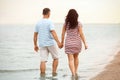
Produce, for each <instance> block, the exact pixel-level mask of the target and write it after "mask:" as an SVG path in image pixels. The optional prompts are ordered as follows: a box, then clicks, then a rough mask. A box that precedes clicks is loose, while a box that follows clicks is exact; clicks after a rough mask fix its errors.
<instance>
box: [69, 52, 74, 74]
mask: <svg viewBox="0 0 120 80" xmlns="http://www.w3.org/2000/svg"><path fill="white" fill-rule="evenodd" d="M68 61H69V68H70V70H71V72H72V75H75V66H74V57H73V54H68Z"/></svg>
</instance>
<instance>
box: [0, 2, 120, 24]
mask: <svg viewBox="0 0 120 80" xmlns="http://www.w3.org/2000/svg"><path fill="white" fill-rule="evenodd" d="M45 7H48V8H50V9H51V17H50V19H51V20H52V21H53V22H55V23H63V22H64V20H65V16H66V15H67V13H68V11H69V9H76V10H77V12H78V14H79V21H81V22H83V23H115V24H116V23H120V0H0V24H35V23H37V21H38V20H39V19H41V18H42V10H43V8H45Z"/></svg>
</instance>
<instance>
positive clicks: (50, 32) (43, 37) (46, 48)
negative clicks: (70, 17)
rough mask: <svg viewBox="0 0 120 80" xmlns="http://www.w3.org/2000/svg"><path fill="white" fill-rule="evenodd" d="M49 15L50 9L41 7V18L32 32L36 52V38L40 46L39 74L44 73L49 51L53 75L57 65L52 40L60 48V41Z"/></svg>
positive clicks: (56, 56)
mask: <svg viewBox="0 0 120 80" xmlns="http://www.w3.org/2000/svg"><path fill="white" fill-rule="evenodd" d="M49 17H50V9H49V8H44V9H43V19H41V20H40V21H39V22H38V23H37V25H36V27H35V32H34V50H35V51H36V52H38V50H39V48H38V45H37V38H38V42H39V47H40V59H41V62H40V72H41V75H42V74H45V70H46V62H47V59H48V54H49V53H51V55H52V58H53V64H52V68H53V69H52V73H53V74H54V75H55V74H56V70H57V66H58V52H57V49H56V47H55V43H54V40H55V41H56V42H57V45H58V47H59V48H61V46H62V45H61V43H60V42H59V40H58V37H57V35H56V32H55V29H54V25H53V23H52V22H51V21H50V20H49Z"/></svg>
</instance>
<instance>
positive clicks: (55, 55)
mask: <svg viewBox="0 0 120 80" xmlns="http://www.w3.org/2000/svg"><path fill="white" fill-rule="evenodd" d="M48 50H49V52H50V53H51V55H52V58H53V64H52V68H53V69H52V73H53V76H55V75H56V71H57V66H58V51H57V48H56V46H50V47H48Z"/></svg>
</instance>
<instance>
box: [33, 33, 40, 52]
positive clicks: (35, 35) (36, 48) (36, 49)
mask: <svg viewBox="0 0 120 80" xmlns="http://www.w3.org/2000/svg"><path fill="white" fill-rule="evenodd" d="M37 36H38V32H34V38H33V41H34V50H35V51H36V52H38V50H39V48H38V46H37Z"/></svg>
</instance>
